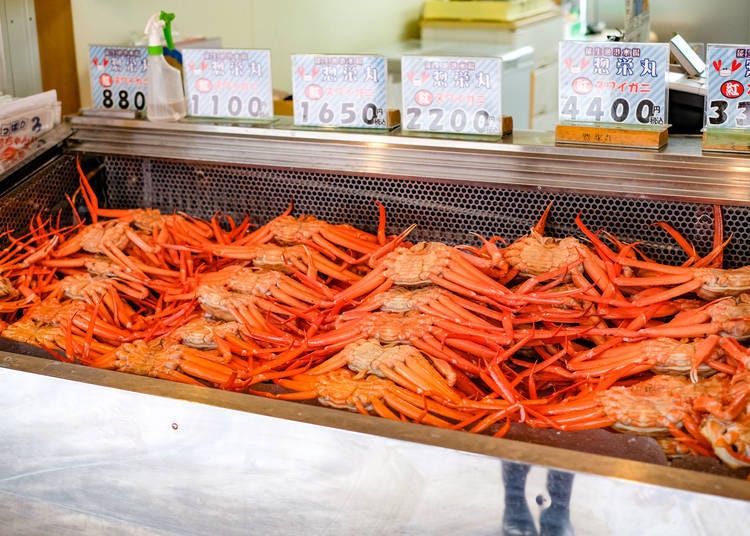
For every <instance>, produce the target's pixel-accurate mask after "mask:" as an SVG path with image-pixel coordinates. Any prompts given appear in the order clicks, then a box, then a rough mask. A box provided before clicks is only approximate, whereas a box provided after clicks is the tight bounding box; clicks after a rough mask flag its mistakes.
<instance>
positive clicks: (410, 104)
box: [401, 56, 503, 135]
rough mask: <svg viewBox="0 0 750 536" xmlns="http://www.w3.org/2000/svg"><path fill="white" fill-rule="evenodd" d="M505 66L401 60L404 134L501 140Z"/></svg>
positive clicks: (472, 60) (468, 61)
mask: <svg viewBox="0 0 750 536" xmlns="http://www.w3.org/2000/svg"><path fill="white" fill-rule="evenodd" d="M501 81H502V60H500V59H499V58H472V57H467V58H462V57H434V56H404V57H403V58H401V85H402V99H403V102H402V110H403V113H404V118H403V119H402V125H401V128H403V129H404V130H415V131H424V132H446V133H452V134H486V135H501V134H502V119H503V116H502V112H501V99H500V95H501Z"/></svg>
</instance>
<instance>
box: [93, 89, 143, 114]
mask: <svg viewBox="0 0 750 536" xmlns="http://www.w3.org/2000/svg"><path fill="white" fill-rule="evenodd" d="M132 104H133V107H134V108H135V109H136V110H143V109H144V108H145V107H146V95H144V94H143V92H142V91H136V92H135V93H134V94H133V102H132ZM115 105H116V106H117V107H118V108H120V109H121V110H127V109H129V108H130V105H131V101H130V94H129V93H128V92H127V91H126V90H124V89H121V90H120V91H118V92H117V95H114V94H113V93H112V90H111V89H105V90H104V91H102V106H104V107H105V108H114V107H115Z"/></svg>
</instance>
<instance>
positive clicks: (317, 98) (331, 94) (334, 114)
mask: <svg viewBox="0 0 750 536" xmlns="http://www.w3.org/2000/svg"><path fill="white" fill-rule="evenodd" d="M386 83H387V73H386V62H385V57H383V56H360V55H335V54H295V55H293V56H292V87H293V96H294V124H295V125H299V126H327V127H347V128H388V120H387V108H386V104H387V101H386Z"/></svg>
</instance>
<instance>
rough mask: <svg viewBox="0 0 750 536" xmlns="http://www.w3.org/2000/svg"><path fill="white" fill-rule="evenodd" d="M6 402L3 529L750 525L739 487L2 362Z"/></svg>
mask: <svg viewBox="0 0 750 536" xmlns="http://www.w3.org/2000/svg"><path fill="white" fill-rule="evenodd" d="M0 407H2V408H3V419H2V420H1V421H0V449H2V450H1V452H3V453H4V454H3V455H2V456H0V526H2V527H3V531H8V532H7V533H8V534H40V533H52V532H54V533H56V534H74V533H84V532H85V533H95V534H99V533H106V534H248V533H252V534H310V535H319V534H320V535H322V534H360V535H369V534H373V535H375V534H420V535H421V534H467V535H468V534H472V535H474V534H520V533H523V534H535V533H536V532H535V531H538V530H539V529H540V527H541V526H542V525H544V527H545V530H546V531H548V532H544V533H546V534H572V533H575V534H577V535H585V534H591V535H600V534H633V533H634V531H637V533H639V534H683V535H692V534H696V535H698V534H742V533H743V532H744V530H745V529H746V528H747V520H748V519H750V502H748V501H749V500H750V484H748V483H747V482H744V481H740V480H736V479H729V478H725V477H715V476H711V475H700V474H698V473H694V472H692V471H684V470H678V469H669V468H664V467H655V466H653V465H650V464H644V463H638V462H630V461H625V460H616V459H613V458H607V457H603V456H596V455H589V454H582V453H577V452H572V451H563V450H560V449H555V448H551V447H543V446H539V445H528V444H525V443H519V442H515V441H511V440H507V439H495V438H491V437H483V436H474V435H471V434H468V433H463V432H451V431H446V430H439V429H434V428H430V427H426V426H421V425H412V424H407V423H400V422H392V421H387V420H385V419H377V418H370V417H364V416H361V415H355V414H349V413H346V412H339V411H330V410H327V409H325V408H319V407H314V406H308V405H302V404H295V403H289V402H281V401H270V400H266V399H264V398H258V397H255V396H249V395H243V394H237V393H227V392H221V391H216V390H210V389H202V388H198V387H192V386H186V385H180V384H174V383H170V382H163V381H159V380H154V379H150V378H142V377H137V376H130V375H126V374H119V373H115V372H109V371H103V370H95V369H89V368H84V367H79V366H76V365H67V364H63V363H57V362H53V361H48V360H44V359H40V358H33V357H23V356H17V355H13V354H7V353H0ZM688 489H689V490H690V491H688ZM728 497H733V498H728ZM566 529H567V532H566ZM518 530H526V532H517V531H518ZM514 531H516V532H514Z"/></svg>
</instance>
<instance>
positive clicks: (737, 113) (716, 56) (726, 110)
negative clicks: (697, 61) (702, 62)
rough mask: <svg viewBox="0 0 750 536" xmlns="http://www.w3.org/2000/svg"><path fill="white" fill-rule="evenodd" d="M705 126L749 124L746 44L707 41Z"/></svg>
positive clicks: (748, 49)
mask: <svg viewBox="0 0 750 536" xmlns="http://www.w3.org/2000/svg"><path fill="white" fill-rule="evenodd" d="M706 71H707V72H706V78H707V89H706V93H707V94H706V127H708V128H738V129H746V128H750V45H708V47H707V51H706Z"/></svg>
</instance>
